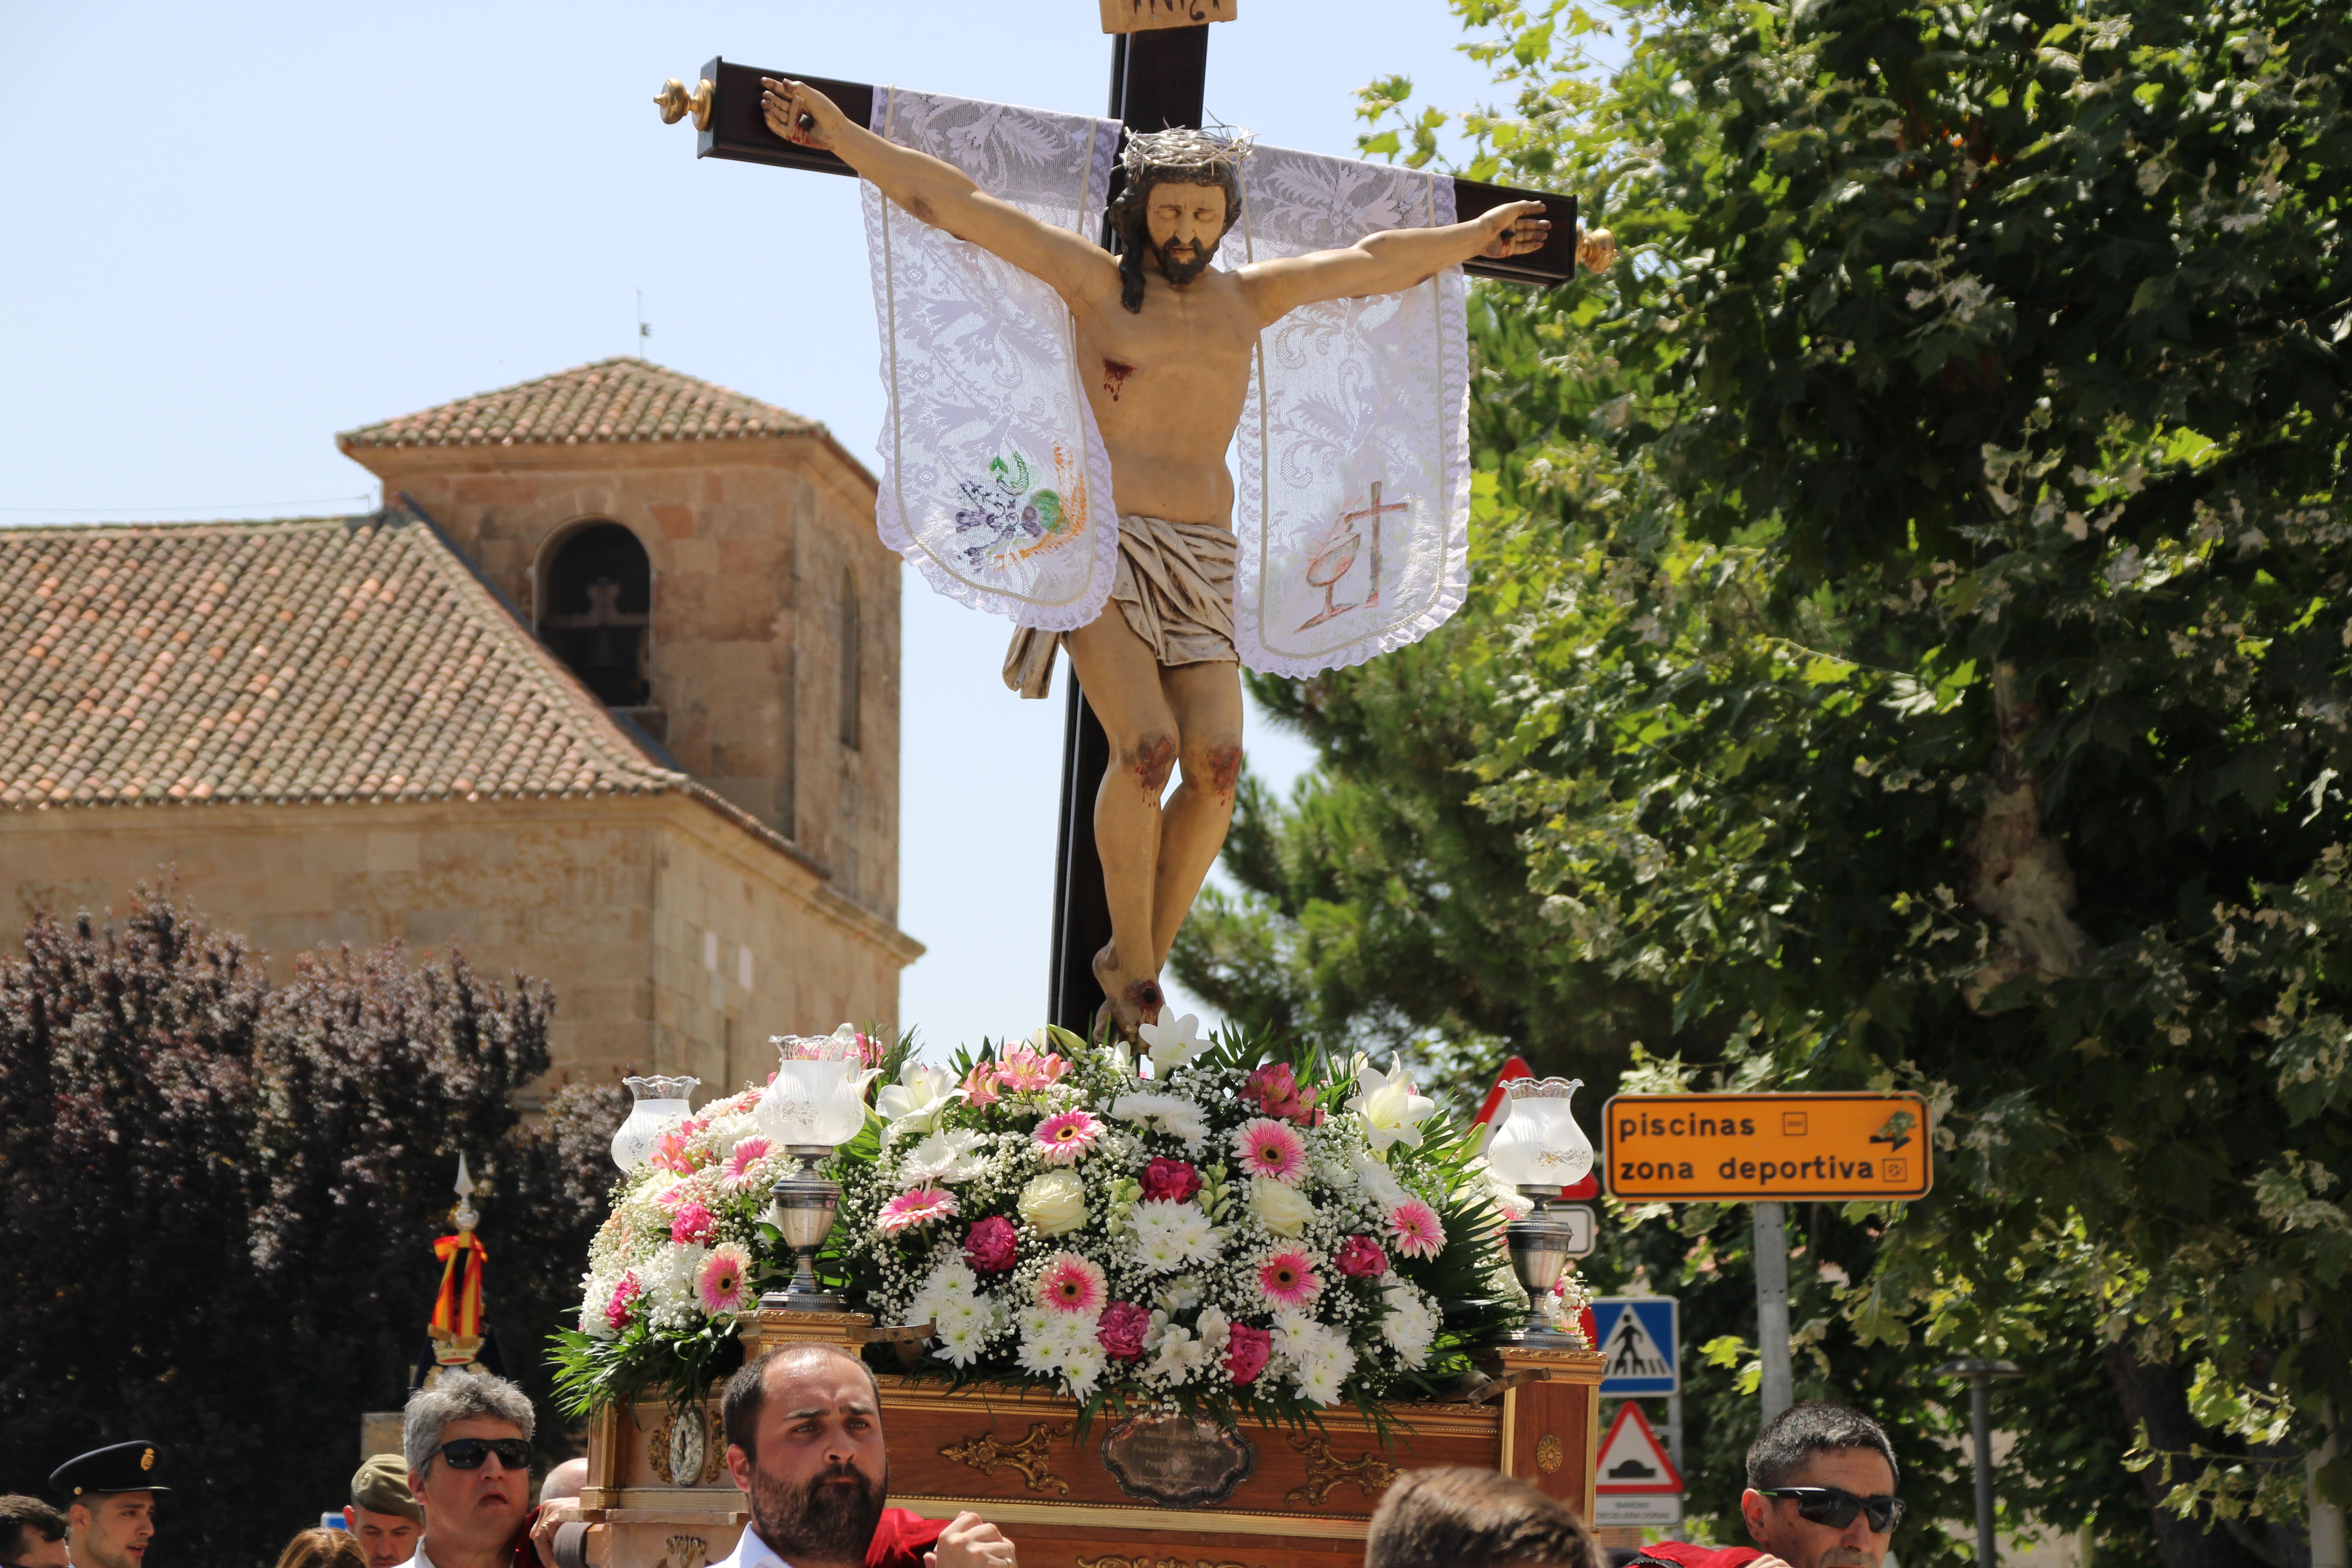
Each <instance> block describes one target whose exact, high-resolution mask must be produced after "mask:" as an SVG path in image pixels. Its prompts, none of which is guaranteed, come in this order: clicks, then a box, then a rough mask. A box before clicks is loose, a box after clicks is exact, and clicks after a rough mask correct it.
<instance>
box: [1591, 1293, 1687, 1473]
mask: <svg viewBox="0 0 2352 1568" xmlns="http://www.w3.org/2000/svg"><path fill="white" fill-rule="evenodd" d="M1626 1316H1628V1317H1631V1316H1633V1314H1632V1313H1630V1312H1629V1313H1627V1314H1626ZM1592 1489H1593V1490H1594V1491H1596V1492H1599V1493H1601V1494H1602V1495H1604V1496H1607V1495H1612V1494H1613V1495H1616V1496H1621V1497H1622V1496H1625V1495H1627V1494H1630V1493H1637V1492H1678V1491H1680V1490H1682V1489H1683V1473H1682V1472H1681V1471H1680V1470H1677V1469H1676V1468H1675V1462H1674V1460H1672V1459H1670V1458H1667V1457H1666V1450H1665V1447H1664V1445H1663V1444H1661V1443H1660V1442H1659V1441H1658V1435H1657V1434H1656V1433H1655V1432H1653V1431H1651V1430H1650V1418H1649V1417H1648V1416H1646V1415H1643V1414H1642V1402H1641V1401H1640V1400H1638V1399H1629V1400H1627V1401H1626V1402H1625V1403H1624V1404H1622V1405H1619V1406H1618V1407H1617V1419H1616V1420H1614V1421H1612V1422H1611V1423H1610V1424H1609V1436H1608V1438H1607V1439H1606V1440H1605V1441H1604V1442H1602V1443H1601V1463H1600V1465H1599V1467H1598V1468H1596V1469H1595V1470H1594V1472H1593V1488H1592Z"/></svg>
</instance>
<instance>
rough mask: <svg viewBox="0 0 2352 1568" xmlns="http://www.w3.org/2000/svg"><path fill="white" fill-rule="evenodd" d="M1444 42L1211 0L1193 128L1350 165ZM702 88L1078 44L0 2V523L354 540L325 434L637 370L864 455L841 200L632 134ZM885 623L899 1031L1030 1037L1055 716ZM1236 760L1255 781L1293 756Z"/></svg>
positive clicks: (907, 579) (1087, 82)
mask: <svg viewBox="0 0 2352 1568" xmlns="http://www.w3.org/2000/svg"><path fill="white" fill-rule="evenodd" d="M1463 37H1464V35H1463V33H1462V31H1461V29H1460V26H1459V25H1458V23H1457V22H1456V20H1455V18H1454V16H1453V15H1452V14H1451V13H1450V12H1448V11H1447V10H1446V9H1445V8H1444V5H1442V4H1441V3H1440V0H1357V3H1356V4H1352V5H1344V6H1343V5H1337V4H1334V3H1332V0H1242V5H1241V7H1240V19H1239V20H1237V21H1234V22H1232V23H1228V24H1224V25H1222V26H1218V27H1216V28H1215V29H1214V31H1213V36H1212V39H1211V43H1210V50H1209V90H1208V108H1209V111H1210V113H1211V114H1212V115H1213V116H1215V117H1217V118H1218V119H1221V120H1223V121H1226V122H1228V123H1231V124H1235V125H1243V126H1247V127H1249V128H1251V129H1253V130H1255V131H1256V132H1258V134H1259V136H1260V137H1261V138H1262V139H1263V140H1265V141H1266V142H1272V143H1274V144H1276V145H1282V146H1290V147H1298V148H1304V149H1308V150H1312V151H1317V152H1328V153H1347V152H1351V151H1352V150H1353V148H1354V145H1355V143H1354V134H1355V129H1356V127H1355V123H1354V121H1353V120H1352V118H1351V116H1352V111H1353V110H1354V107H1355V98H1354V89H1357V88H1359V87H1360V86H1362V85H1364V84H1365V83H1366V82H1369V81H1370V80H1371V79H1374V78H1375V77H1379V76H1383V75H1387V74H1390V73H1393V72H1404V73H1406V74H1409V75H1411V76H1412V78H1413V79H1414V80H1415V83H1416V85H1417V86H1418V87H1419V88H1420V89H1422V92H1423V96H1425V97H1427V98H1429V99H1431V100H1433V101H1436V102H1439V103H1442V104H1444V105H1446V106H1448V107H1454V108H1460V107H1465V106H1467V105H1469V104H1470V103H1472V102H1473V101H1475V100H1478V99H1479V98H1481V97H1483V96H1485V77H1484V73H1483V72H1482V71H1481V69H1480V68H1478V67H1477V66H1476V65H1475V64H1474V63H1473V62H1471V61H1469V60H1467V59H1465V58H1463V57H1462V56H1460V55H1459V54H1458V53H1457V52H1455V46H1456V45H1457V44H1458V43H1460V42H1461V41H1462V38H1463ZM713 55H724V56H726V57H728V58H731V59H740V60H743V61H745V62H747V63H750V64H754V65H760V66H767V67H773V68H779V69H783V70H788V71H798V72H803V73H806V74H810V75H816V76H829V77H837V78H846V79H863V80H869V81H877V82H893V83H898V84H900V85H904V86H908V87H913V88H919V89H927V90H932V91H939V92H948V93H958V94H962V95H966V96H971V97H979V98H994V99H999V100H1010V101H1013V102H1018V103H1024V104H1033V105H1037V106H1041V107H1046V108H1054V109H1066V110H1074V111H1093V112H1097V113H1098V112H1100V111H1101V110H1102V109H1103V107H1104V104H1105V102H1106V99H1107V88H1108V77H1109V58H1110V44H1109V40H1108V39H1107V38H1106V37H1104V36H1103V35H1102V34H1101V33H1100V32H1099V31H1098V30H1097V16H1096V7H1095V5H1093V4H1092V3H1091V0H1010V3H1008V4H1003V5H963V4H948V3H946V0H856V3H852V4H843V5H808V4H792V3H786V4H770V5H747V4H667V5H653V4H638V5H616V4H607V3H599V0H565V3H564V4H562V5H530V4H507V3H501V0H465V3H448V0H411V3H408V4H403V5H374V6H354V5H318V4H315V3H313V4H304V5H238V4H226V3H225V4H216V5H200V6H191V5H114V4H106V3H103V0H78V3H76V4H73V5H41V4H36V3H34V0H0V213H5V222H6V234H7V240H6V243H5V245H0V312H5V314H0V366H5V374H0V524H6V523H30V522H59V521H67V522H77V521H160V520H178V519H186V518H198V517H266V516H293V515H301V514H305V513H319V512H328V511H336V510H358V509H359V508H361V507H362V506H363V505H366V504H370V503H371V500H372V497H373V482H372V479H371V478H370V476H369V475H368V474H366V473H365V472H364V471H363V470H362V469H361V468H359V467H358V466H357V465H355V464H353V463H352V462H350V461H349V460H347V459H346V458H343V457H342V456H341V454H339V453H338V452H337V451H336V450H335V447H334V442H333V439H332V437H333V434H334V432H336V431H338V430H343V429H349V428H351V427H352V426H358V425H362V424H366V423H368V422H370V421H372V420H375V419H379V418H383V417H386V416H392V415H397V414H405V413H409V412H411V411H413V410H415V409H419V408H424V407H427V406H429V405H434V404H436V403H442V402H446V401H447V400H449V399H451V398H455V397H459V396H464V395H469V394H472V393H477V392H482V391H486V390H488V389H490V388H492V387H497V386H501V385H505V384H509V383H512V382H517V381H521V380H525V379H528V378H530V377H532V376H536V375H542V374H548V373H550V372H552V371H556V370H561V369H563V368H565V367H567V366H571V365H575V364H580V363H584V362H586V361H589V360H593V359H600V358H604V357H605V356H608V355H612V354H617V353H637V352H643V353H646V357H648V358H651V359H654V360H656V361H657V362H659V363H663V364H667V365H669V366H672V367H674V368H676V369H677V370H680V371H684V372H686V373H687V374H692V375H697V376H700V377H703V378H705V379H707V380H709V381H714V382H717V383H719V384H721V385H724V386H730V387H733V388H736V389H737V390H739V391H741V392H744V393H747V394H750V395H752V396H755V397H760V398H763V399H766V400H768V401H770V402H772V403H777V404H781V405H784V406H785V407H787V408H791V409H793V410H795V411H797V412H799V413H802V414H805V415H809V416H813V417H815V418H818V419H822V420H824V421H825V422H826V423H827V424H828V425H830V426H832V428H833V430H834V431H835V434H836V435H837V436H838V437H840V438H841V439H842V441H843V444H844V445H845V446H846V447H849V449H850V450H851V451H853V452H855V453H856V454H858V455H859V456H860V457H861V458H869V460H871V459H870V454H871V452H872V449H873V445H874V436H875V432H876V431H877V429H878V428H879V426H880V423H881V407H882V400H881V390H880V383H879V381H878V379H877V373H876V368H875V367H876V361H877V349H876V337H875V327H874V315H873V310H872V308H871V302H872V293H871V290H870V288H869V285H868V282H867V274H866V252H865V244H864V239H863V236H862V232H861V229H860V226H859V219H858V214H857V205H856V186H855V184H854V182H852V181H849V180H846V179H841V178H836V177H829V176H824V175H814V174H799V173H795V172H791V171H785V170H779V169H768V168H761V167H755V166H751V165H747V164H740V163H721V162H719V161H716V160H709V161H703V162H698V161H697V160H696V159H695V158H694V156H693V145H694V137H693V132H692V130H691V128H690V126H687V125H677V126H665V125H663V124H662V123H661V122H660V121H659V119H658V118H657V116H656V111H655V110H654V109H653V107H652V105H651V103H650V101H649V100H650V98H651V95H652V94H653V92H654V90H655V89H656V88H657V87H658V86H659V85H660V82H661V79H663V78H664V77H667V76H677V77H682V78H684V79H686V80H687V81H688V83H689V84H691V83H692V82H693V80H694V79H695V77H696V73H697V69H698V67H699V66H700V65H701V64H702V62H703V61H705V60H707V59H709V58H710V57H711V56H713ZM640 291H642V294H643V300H644V313H645V319H646V321H648V322H650V323H651V325H652V328H653V334H652V336H651V337H650V338H649V339H646V340H645V341H644V342H643V344H642V348H641V347H640V343H639V340H638V338H637V335H636V325H637V320H638V317H637V309H638V306H637V300H638V296H639V293H640ZM904 593H905V605H906V616H905V628H906V643H905V651H904V658H905V670H904V682H903V686H904V691H905V710H904V731H903V732H904V737H905V739H904V746H905V751H904V756H903V762H902V771H901V780H902V784H901V788H902V811H901V820H902V822H903V824H904V827H903V837H902V842H901V851H902V871H901V875H900V882H899V923H900V925H901V926H902V927H904V928H905V929H906V930H907V931H908V932H909V933H911V934H912V935H914V936H915V937H916V938H918V939H919V940H920V941H922V942H925V943H927V944H928V945H929V950H930V951H929V953H928V954H927V955H926V956H925V957H924V958H923V959H922V960H921V961H920V962H919V963H917V964H916V965H915V966H914V967H913V968H912V969H910V970H908V972H907V975H906V980H905V984H904V985H903V988H902V991H901V1002H900V1016H901V1018H902V1020H904V1021H906V1022H908V1023H911V1024H915V1025H918V1026H920V1027H921V1028H922V1030H923V1033H924V1036H925V1038H926V1040H927V1042H929V1045H930V1047H932V1049H933V1051H934V1052H936V1051H938V1050H939V1049H940V1048H941V1047H944V1046H946V1045H950V1044H952V1043H954V1042H957V1041H976V1040H977V1039H978V1037H980V1036H981V1035H982V1034H983V1033H986V1034H991V1035H999V1036H1001V1035H1003V1034H1005V1033H1007V1032H1019V1033H1026V1032H1027V1031H1028V1030H1030V1029H1032V1028H1034V1026H1036V1025H1037V1024H1038V1023H1040V1022H1042V1021H1043V1016H1044V1009H1045V971H1046V943H1047V934H1048V928H1049V925H1050V922H1051V919H1052V898H1051V892H1050V886H1049V885H1050V882H1051V879H1052V872H1053V865H1054V845H1053V837H1054V826H1055V812H1056V808H1057V804H1058V794H1057V792H1058V781H1059V766H1060V764H1059V752H1060V723H1061V714H1062V703H1061V701H1060V696H1061V693H1060V691H1059V689H1056V691H1055V700H1053V701H1050V702H1023V701H1021V700H1018V699H1017V698H1015V697H1014V696H1013V694H1012V693H1011V692H1009V691H1007V690H1005V689H1004V688H1003V684H1002V683H1001V681H1000V679H999V678H998V674H997V670H998V666H999V664H1000V663H1001V661H1002V659H1003V652H1004V644H1005V639H1006V637H1007V635H1008V629H1009V626H1008V623H1006V622H1004V621H1002V620H999V619H997V618H995V617H993V616H982V615H978V614H975V613H973V612H971V611H968V610H964V609H961V608H958V607H956V606H954V605H950V604H948V603H947V602H946V601H945V600H942V599H939V598H937V597H935V596H934V595H932V594H931V593H930V592H929V589H928V588H927V587H925V586H924V584H923V583H922V580H921V579H920V577H919V575H917V574H915V573H914V571H913V570H912V569H911V568H910V569H908V570H907V571H906V573H905V574H904ZM1249 741H1250V745H1251V750H1252V765H1253V766H1254V767H1255V769H1256V770H1257V771H1258V772H1260V773H1262V774H1264V775H1265V776H1267V777H1269V778H1270V779H1272V780H1274V781H1276V783H1277V784H1286V783H1288V782H1289V781H1291V780H1293V779H1295V778H1296V777H1297V774H1298V773H1300V771H1301V770H1302V769H1303V768H1305V767H1306V766H1307V764H1308V763H1309V761H1310V760H1311V759H1310V754H1309V752H1307V748H1306V747H1305V746H1304V744H1303V743H1302V742H1299V741H1298V740H1297V739H1296V738H1295V737H1291V736H1286V735H1281V734H1278V733H1271V732H1269V731H1267V730H1266V729H1265V727H1264V726H1262V725H1261V726H1257V727H1255V730H1254V731H1253V733H1252V734H1251V735H1250V737H1249ZM976 779H979V780H987V781H991V784H990V787H989V788H988V789H987V790H986V791H985V792H984V793H983V794H982V795H980V796H979V797H978V798H982V799H984V800H985V801H986V802H987V804H986V805H985V807H984V808H979V807H975V806H974V805H973V804H972V803H973V801H974V799H975V792H974V791H973V789H972V782H973V781H974V780H976ZM765 1022H766V1024H767V1025H768V1026H772V1029H773V1030H774V1031H776V1032H782V1031H786V1030H791V1031H795V1032H806V1031H810V1030H816V1029H825V1028H830V1027H831V1026H833V1025H834V1024H835V1023H837V1022H839V1020H837V1019H830V1018H777V1019H772V1020H767V1021H765Z"/></svg>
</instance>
